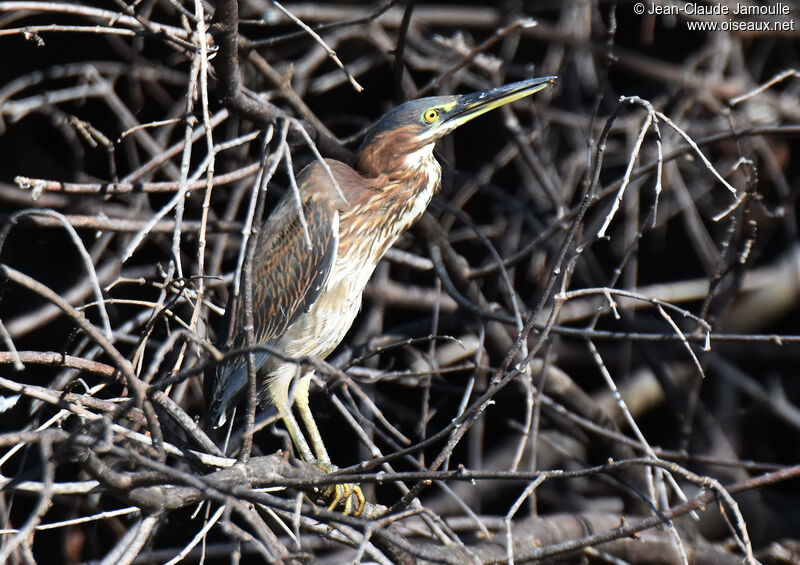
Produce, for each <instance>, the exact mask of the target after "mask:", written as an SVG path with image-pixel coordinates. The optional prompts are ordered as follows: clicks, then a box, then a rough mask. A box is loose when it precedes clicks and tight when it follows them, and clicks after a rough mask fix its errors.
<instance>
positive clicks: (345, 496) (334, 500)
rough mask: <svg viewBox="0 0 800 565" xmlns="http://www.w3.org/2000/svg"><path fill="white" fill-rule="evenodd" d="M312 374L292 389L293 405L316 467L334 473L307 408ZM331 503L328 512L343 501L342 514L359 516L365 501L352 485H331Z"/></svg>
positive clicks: (357, 489) (357, 487)
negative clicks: (314, 456) (312, 449)
mask: <svg viewBox="0 0 800 565" xmlns="http://www.w3.org/2000/svg"><path fill="white" fill-rule="evenodd" d="M313 374H314V373H313V372H311V373H307V374H305V375H303V377H302V378H300V379H299V380H298V381H297V384H296V385H295V388H294V403H295V404H296V405H297V411H298V412H300V417H301V418H302V419H303V424H304V425H305V427H306V430H307V431H308V437H309V439H310V440H311V445H312V447H313V448H314V453H316V454H317V462H318V465H319V466H320V467H321V468H322V469H324V470H326V471H328V472H330V471H335V470H336V467H335V466H334V465H333V464H332V463H331V458H330V457H329V456H328V450H327V449H325V443H324V442H323V441H322V435H321V434H320V433H319V428H317V423H316V422H315V421H314V414H313V413H312V412H311V408H309V406H308V387H309V385H310V384H311V377H312V375H313ZM353 494H355V495H356V499H357V500H358V508H356V511H355V512H352V510H353V504H352V500H351V499H352V496H351V495H353ZM326 495H327V496H328V497H329V500H330V501H331V502H330V503H329V505H328V510H330V511H333V510H335V509H336V507H337V506H339V504H341V502H342V501H344V514H346V515H348V514H353V515H355V516H360V515H361V512H362V511H363V510H364V505H365V504H366V502H367V499H366V498H364V493H363V492H361V487H359V486H358V485H354V484H340V485H333V486H332V488H331V489H330V490H329V491H328V492H327V493H326Z"/></svg>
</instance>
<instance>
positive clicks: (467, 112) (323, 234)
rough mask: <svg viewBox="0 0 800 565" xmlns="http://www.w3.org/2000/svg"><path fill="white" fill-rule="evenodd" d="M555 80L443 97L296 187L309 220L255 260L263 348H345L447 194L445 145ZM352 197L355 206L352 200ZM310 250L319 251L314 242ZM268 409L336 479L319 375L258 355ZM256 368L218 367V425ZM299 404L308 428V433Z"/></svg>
mask: <svg viewBox="0 0 800 565" xmlns="http://www.w3.org/2000/svg"><path fill="white" fill-rule="evenodd" d="M555 79H556V77H542V78H533V79H529V80H524V81H520V82H516V83H513V84H508V85H505V86H500V87H497V88H492V89H490V90H485V91H482V92H476V93H473V94H464V95H457V96H436V97H430V98H422V99H419V100H413V101H411V102H406V103H405V104H401V105H400V106H398V107H397V108H394V109H393V110H391V111H390V112H388V113H387V114H386V115H385V116H383V118H381V119H380V121H379V122H378V123H377V124H376V125H375V126H374V127H373V128H372V129H371V131H370V132H369V133H368V134H367V136H366V138H365V139H364V141H363V143H362V144H361V147H360V148H359V150H358V152H357V154H356V158H355V167H354V168H351V167H350V166H348V165H346V164H344V163H341V162H339V161H334V160H330V159H329V160H327V164H328V165H329V167H330V170H331V172H332V175H333V177H335V178H336V181H337V183H338V185H339V187H341V192H342V193H343V194H341V195H340V193H339V191H337V190H336V187H335V186H334V184H333V182H332V181H331V178H330V175H329V174H328V172H327V171H325V169H324V167H323V166H322V164H321V163H319V162H314V163H311V164H310V165H308V166H306V167H305V168H304V169H303V170H302V171H301V172H300V174H299V175H298V176H297V184H298V187H299V189H300V193H301V201H302V209H303V217H304V218H305V223H306V226H304V225H303V221H302V218H301V217H300V214H298V207H297V204H296V200H295V199H294V198H292V197H291V195H290V194H289V193H287V195H286V196H284V198H283V199H282V200H281V201H280V202H279V204H278V206H277V207H276V209H275V211H274V212H273V213H272V214H271V215H270V217H269V218H268V219H267V221H266V222H265V224H264V226H263V228H262V229H261V231H260V233H259V236H258V242H257V245H256V246H255V252H254V256H253V257H252V280H253V294H252V304H253V321H254V328H255V340H256V342H257V343H259V344H267V345H269V346H271V347H273V348H275V349H277V350H280V351H283V352H285V353H286V355H288V356H291V357H302V356H315V357H319V358H324V357H326V356H327V355H328V354H330V353H331V352H332V351H333V350H334V348H336V346H337V345H338V344H339V342H341V341H342V339H343V338H344V336H345V334H346V333H347V331H348V330H349V329H350V326H351V325H352V323H353V320H354V319H355V317H356V314H357V313H358V311H359V308H360V307H361V295H362V294H363V292H364V287H365V286H366V284H367V281H369V279H370V277H371V276H372V272H373V271H374V269H375V267H376V265H377V264H378V261H380V259H381V257H382V256H383V254H384V253H385V252H386V250H387V249H389V247H391V246H392V244H394V242H395V241H396V240H397V238H398V237H399V236H400V235H401V234H402V233H403V232H404V231H405V230H406V229H408V228H409V227H410V226H411V225H412V224H414V222H416V221H417V219H418V218H419V217H420V216H421V215H422V213H423V212H424V211H425V208H426V207H427V206H428V203H429V202H430V200H431V197H432V196H433V194H434V192H436V190H437V188H438V187H439V181H440V180H441V168H440V166H439V163H438V162H437V161H436V159H434V157H433V146H434V143H435V142H436V140H437V139H439V138H440V137H443V136H445V135H447V134H448V133H450V132H452V131H453V130H454V129H456V128H457V127H458V126H460V125H462V124H464V123H466V122H468V121H469V120H471V119H473V118H475V117H477V116H480V115H481V114H483V113H485V112H488V111H490V110H493V109H494V108H497V107H499V106H502V105H503V104H508V103H509V102H513V101H515V100H519V99H520V98H523V97H525V96H529V95H531V94H533V93H535V92H538V91H540V90H542V89H544V88H546V87H548V86H549V85H551V84H554V83H555ZM341 196H344V199H342V197H341ZM309 240H310V241H309ZM231 309H232V306H231V304H229V306H228V310H229V311H228V312H227V313H226V316H227V317H229V318H230V320H231V321H232V325H230V327H231V328H233V329H232V331H233V336H232V337H233V339H232V340H228V342H229V343H231V344H232V346H233V347H235V348H242V347H244V346H245V332H244V329H243V328H244V325H245V315H244V312H243V311H242V309H241V308H239V309H238V311H236V312H232V311H231ZM254 357H255V365H256V370H257V377H258V381H257V382H258V386H257V390H258V399H257V400H258V404H259V406H262V405H264V404H266V403H268V402H269V403H272V404H274V405H275V407H276V408H277V410H278V414H279V415H280V417H281V418H282V419H283V422H284V424H285V425H286V428H287V429H288V431H289V435H290V436H291V438H292V442H293V443H294V446H295V448H296V449H297V451H298V452H299V454H300V456H301V457H302V458H303V459H304V460H305V461H308V462H314V463H316V464H318V465H320V466H323V467H325V468H327V469H332V468H334V467H333V466H332V465H331V460H330V458H329V457H328V452H327V450H326V449H325V444H324V443H323V441H322V436H321V435H320V433H319V430H318V428H317V425H316V424H315V422H314V417H313V415H312V413H311V410H310V409H309V405H308V387H309V383H310V380H311V377H312V374H313V367H302V368H300V369H298V367H297V366H296V365H295V364H293V363H290V362H287V361H284V360H282V359H279V358H278V357H277V356H275V355H270V354H268V353H266V352H263V351H258V352H256V353H255V354H254ZM247 375H248V367H247V360H246V357H245V356H244V355H243V356H240V357H238V358H235V359H234V361H232V362H229V363H227V364H225V365H221V366H219V367H218V368H217V370H216V373H215V374H214V375H212V376H211V379H210V382H208V383H207V385H206V386H207V397H206V398H207V402H208V413H207V418H208V421H209V423H210V425H211V426H212V427H220V426H222V425H223V424H224V423H225V422H226V420H227V419H228V418H229V417H230V415H231V413H232V411H233V409H234V407H235V406H236V404H237V403H238V402H239V401H240V400H241V399H242V397H243V395H244V392H245V390H246V388H247V386H246V385H247V380H248V378H247ZM292 404H294V405H295V406H296V407H297V410H298V412H299V414H300V416H301V418H302V420H303V423H304V424H305V428H306V432H307V433H308V439H309V440H310V443H311V447H313V452H312V450H311V447H309V442H308V441H307V440H306V436H305V435H304V434H303V432H302V431H301V429H300V426H299V425H298V423H297V420H296V419H295V417H294V415H293V414H292ZM327 494H328V495H329V496H330V497H332V498H333V502H331V504H330V509H333V508H335V507H336V506H337V504H339V502H340V501H341V500H342V499H343V497H344V501H345V512H346V513H348V512H349V511H350V499H351V494H355V495H356V496H357V497H358V501H359V507H358V509H357V511H356V514H360V512H361V509H362V508H363V506H364V498H363V495H362V494H361V492H360V489H358V487H352V486H348V487H345V488H341V487H340V488H338V489H336V491H335V492H330V491H329V492H328V493H327Z"/></svg>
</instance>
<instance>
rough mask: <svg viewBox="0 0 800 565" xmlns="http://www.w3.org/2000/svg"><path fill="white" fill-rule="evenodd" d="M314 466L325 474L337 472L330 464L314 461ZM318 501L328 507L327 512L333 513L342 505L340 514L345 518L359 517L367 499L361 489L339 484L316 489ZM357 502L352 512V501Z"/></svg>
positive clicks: (353, 485)
mask: <svg viewBox="0 0 800 565" xmlns="http://www.w3.org/2000/svg"><path fill="white" fill-rule="evenodd" d="M314 465H315V466H317V467H319V468H320V469H322V470H323V471H325V472H326V473H333V472H334V471H337V470H338V469H337V467H336V466H335V465H331V464H330V463H322V462H319V461H315V462H314ZM317 493H318V494H319V499H320V501H322V502H324V503H325V504H327V505H328V510H330V511H331V512H333V511H334V510H336V508H338V507H339V506H340V505H343V506H344V508H343V509H342V514H344V515H345V516H350V515H352V516H360V515H361V513H362V512H363V511H364V505H365V504H366V503H367V499H366V498H365V497H364V493H363V492H362V491H361V487H360V486H358V485H356V484H353V483H341V484H336V485H328V486H325V487H320V488H319V489H317ZM354 498H355V500H356V501H357V502H358V506H357V507H356V508H355V512H354V511H353V499H354Z"/></svg>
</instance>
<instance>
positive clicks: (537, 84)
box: [436, 76, 558, 137]
mask: <svg viewBox="0 0 800 565" xmlns="http://www.w3.org/2000/svg"><path fill="white" fill-rule="evenodd" d="M557 78H558V77H555V76H548V77H538V78H530V79H527V80H521V81H519V82H513V83H511V84H505V85H503V86H498V87H496V88H491V89H489V90H483V91H481V92H473V93H472V94H462V95H461V96H459V97H458V98H457V99H456V101H455V103H454V104H455V105H454V107H453V109H452V110H451V113H450V115H448V117H447V119H445V120H444V121H443V122H442V124H441V125H440V126H439V127H438V128H436V129H437V132H436V133H437V134H439V133H440V132H441V134H440V135H445V134H447V133H450V132H451V131H453V130H454V129H456V128H457V127H459V126H461V125H463V124H465V123H467V122H468V121H470V120H471V119H473V118H477V117H478V116H480V115H481V114H485V113H486V112H489V111H491V110H494V109H495V108H499V107H500V106H502V105H504V104H509V103H510V102H514V101H515V100H519V99H520V98H525V97H526V96H530V95H531V94H534V93H536V92H539V91H540V90H544V89H545V88H547V87H548V86H552V85H554V84H555V83H556V79H557ZM437 137H438V136H437Z"/></svg>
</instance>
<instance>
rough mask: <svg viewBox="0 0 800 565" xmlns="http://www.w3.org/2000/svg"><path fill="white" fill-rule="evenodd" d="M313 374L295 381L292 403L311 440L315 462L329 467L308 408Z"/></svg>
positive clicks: (323, 443) (326, 454)
mask: <svg viewBox="0 0 800 565" xmlns="http://www.w3.org/2000/svg"><path fill="white" fill-rule="evenodd" d="M313 374H314V373H313V372H311V373H306V374H305V375H303V377H302V378H300V379H299V380H298V381H297V384H296V385H295V387H294V403H295V405H296V406H297V411H298V412H300V417H301V418H302V419H303V424H305V426H306V430H307V431H308V438H309V439H310V440H311V447H313V448H314V453H316V454H317V461H319V462H320V463H324V464H325V465H330V464H331V458H330V457H329V456H328V450H327V449H325V442H323V441H322V435H321V434H320V433H319V428H317V423H316V422H315V421H314V414H313V413H312V412H311V408H309V406H308V386H309V385H310V384H311V376H312V375H313Z"/></svg>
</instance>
